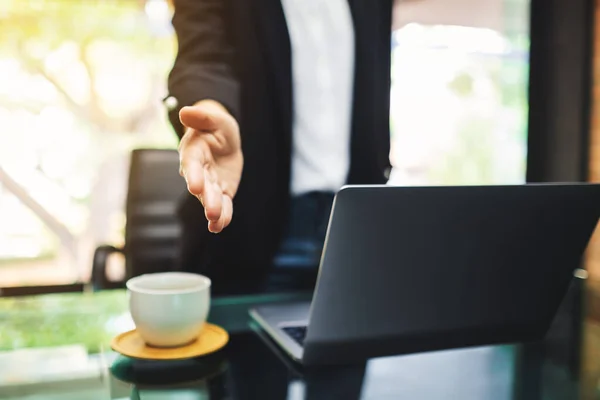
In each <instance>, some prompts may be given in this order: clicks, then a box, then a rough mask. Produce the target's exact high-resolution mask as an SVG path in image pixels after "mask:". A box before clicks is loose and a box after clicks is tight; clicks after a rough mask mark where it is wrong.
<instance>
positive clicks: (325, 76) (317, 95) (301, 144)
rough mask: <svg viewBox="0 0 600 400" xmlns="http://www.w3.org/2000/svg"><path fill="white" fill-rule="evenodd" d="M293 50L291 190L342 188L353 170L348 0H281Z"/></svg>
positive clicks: (351, 29)
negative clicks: (351, 166)
mask: <svg viewBox="0 0 600 400" xmlns="http://www.w3.org/2000/svg"><path fill="white" fill-rule="evenodd" d="M281 3H282V6H283V10H284V14H285V18H286V22H287V27H288V31H289V34H290V42H291V49H292V82H293V88H292V92H293V104H294V114H293V128H292V134H293V138H292V170H291V182H290V191H291V194H292V195H300V194H302V193H306V192H310V191H333V192H335V191H337V190H339V189H340V187H342V186H343V185H344V184H345V183H346V178H347V175H348V170H349V168H350V131H351V119H352V97H353V96H352V94H353V90H354V25H353V22H352V15H351V13H350V7H349V5H348V2H347V0H281Z"/></svg>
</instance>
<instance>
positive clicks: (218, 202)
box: [202, 170, 223, 222]
mask: <svg viewBox="0 0 600 400" xmlns="http://www.w3.org/2000/svg"><path fill="white" fill-rule="evenodd" d="M207 172H208V171H206V170H205V176H206V173H207ZM222 197H223V192H222V191H221V188H220V187H219V186H218V185H217V184H216V183H214V182H211V181H210V180H208V179H206V180H205V185H204V191H203V193H202V203H203V204H204V214H205V215H206V219H207V220H208V221H212V222H217V221H219V219H220V218H221V211H222V207H223V202H222Z"/></svg>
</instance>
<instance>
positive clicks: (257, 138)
mask: <svg viewBox="0 0 600 400" xmlns="http://www.w3.org/2000/svg"><path fill="white" fill-rule="evenodd" d="M348 1H349V3H350V6H351V10H352V16H353V20H354V29H355V41H356V48H355V59H356V61H355V83H354V102H353V118H352V135H351V137H352V143H351V166H350V173H349V176H348V183H350V184H373V183H384V182H385V181H386V174H387V173H388V172H389V143H390V136H389V97H390V57H391V24H392V0H348ZM174 4H175V14H174V17H173V26H174V28H175V31H176V33H177V38H178V41H179V42H178V43H179V44H178V46H179V48H178V54H177V58H176V60H175V64H174V66H173V69H172V71H171V73H170V75H169V82H168V84H169V85H168V86H169V94H170V95H171V96H173V97H175V98H177V99H178V102H179V107H182V106H185V105H191V104H193V103H195V102H197V101H199V100H201V99H206V98H209V99H214V100H218V101H219V102H221V103H222V104H224V105H225V106H226V107H227V108H228V109H229V110H230V112H231V113H232V114H233V115H234V116H235V117H236V118H237V120H238V122H239V124H240V132H241V136H242V148H243V153H244V171H243V174H242V180H241V183H240V187H239V191H238V193H237V195H236V197H235V199H234V215H233V220H232V223H231V225H230V226H229V227H228V228H226V229H225V231H224V232H222V233H221V234H219V235H212V234H209V233H208V230H207V226H206V223H205V220H204V216H203V210H202V206H201V205H200V203H199V202H198V200H196V199H195V198H193V197H192V196H187V197H186V199H185V201H184V202H183V204H182V207H181V210H180V215H181V218H182V221H183V223H184V224H183V225H184V240H183V243H182V252H181V268H183V269H184V270H190V271H196V272H199V273H204V274H207V275H208V276H210V277H211V278H213V282H214V284H216V283H217V282H216V281H217V280H223V281H225V280H227V281H228V282H229V283H231V281H232V280H239V281H246V282H245V283H244V285H247V283H248V282H247V281H248V280H254V279H260V277H261V276H263V275H264V273H265V272H266V271H267V270H268V268H269V267H270V262H271V259H272V257H273V255H274V253H275V251H276V250H277V248H278V246H279V242H280V239H281V237H282V230H283V228H284V226H285V222H286V217H287V208H288V203H289V201H288V200H289V177H290V162H291V143H292V141H291V135H292V117H293V112H292V110H293V104H292V89H293V88H292V73H291V50H290V41H289V35H288V32H287V27H286V22H285V17H284V14H283V9H282V6H281V3H280V0H175V1H174ZM178 112H179V108H176V109H175V110H173V111H171V112H170V113H169V117H170V120H171V122H172V124H173V126H174V128H175V130H176V131H177V132H178V134H179V135H181V133H182V127H181V125H180V122H179V118H178ZM234 277H235V278H234ZM213 288H214V286H213Z"/></svg>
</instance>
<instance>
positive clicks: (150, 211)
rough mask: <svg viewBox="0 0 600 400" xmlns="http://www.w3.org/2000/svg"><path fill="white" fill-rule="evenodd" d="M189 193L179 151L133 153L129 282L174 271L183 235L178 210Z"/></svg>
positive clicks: (129, 197)
mask: <svg viewBox="0 0 600 400" xmlns="http://www.w3.org/2000/svg"><path fill="white" fill-rule="evenodd" d="M186 192H187V189H186V185H185V181H184V179H183V178H182V177H181V176H179V155H178V153H177V151H175V150H162V149H137V150H134V151H133V152H132V155H131V165H130V170H129V186H128V191H127V204H126V218H127V221H126V225H125V258H126V278H131V277H133V276H138V275H141V274H144V273H152V272H162V271H168V270H171V269H172V268H173V266H174V262H175V260H176V257H177V253H178V241H179V236H180V232H181V229H180V224H179V220H178V218H177V207H178V205H179V202H180V201H181V199H182V198H183V196H184V195H185V194H186Z"/></svg>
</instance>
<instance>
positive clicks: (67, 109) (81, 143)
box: [0, 0, 176, 244]
mask: <svg viewBox="0 0 600 400" xmlns="http://www.w3.org/2000/svg"><path fill="white" fill-rule="evenodd" d="M171 8H172V6H171V5H170V3H169V2H167V1H166V0H111V1H105V0H2V1H0V74H1V75H2V76H0V80H1V79H4V81H5V82H8V83H11V84H10V85H2V84H0V119H2V127H3V129H2V130H0V160H2V163H3V165H4V166H5V170H4V172H5V173H8V174H10V173H14V171H15V168H14V165H18V168H17V169H16V170H18V171H19V172H22V174H21V175H22V176H20V177H16V176H13V178H14V179H13V181H17V182H18V183H19V184H20V185H22V187H23V188H24V189H26V190H27V191H28V193H27V194H28V195H29V198H28V199H26V198H24V197H23V192H19V193H13V194H14V195H15V196H17V198H19V200H20V201H21V203H22V204H24V205H26V206H27V207H28V208H30V209H32V208H31V207H30V205H31V204H34V202H35V201H37V203H39V204H38V205H39V206H40V207H44V206H45V207H46V208H52V204H58V203H60V202H61V201H62V202H63V203H64V200H61V199H62V198H64V197H65V196H67V197H68V199H69V200H68V201H70V202H71V203H72V207H71V208H70V210H69V207H66V208H65V207H64V206H63V207H62V209H66V210H67V211H64V212H63V213H62V215H61V214H60V212H57V211H55V210H52V209H48V210H47V211H48V212H47V213H45V215H46V217H47V216H53V217H54V218H55V221H54V223H51V225H54V226H59V225H66V226H67V227H69V228H70V229H71V231H72V232H73V233H74V234H75V233H82V232H81V229H83V230H84V231H86V230H87V231H89V230H93V229H104V230H106V228H107V224H108V223H109V222H108V220H110V215H109V214H110V212H109V211H113V210H108V209H105V210H102V209H100V210H98V209H97V210H95V211H93V212H92V213H94V212H95V213H97V214H99V215H101V216H102V218H103V221H100V222H102V223H104V225H105V226H104V228H99V227H97V228H95V227H94V226H90V222H91V220H90V219H89V214H91V213H90V210H89V209H88V207H89V204H90V201H92V200H95V203H96V204H98V205H100V207H102V206H103V205H104V207H113V208H114V203H115V202H114V201H112V200H111V199H110V197H111V196H112V198H117V199H118V198H119V195H118V193H119V191H122V189H121V188H119V187H118V186H119V185H120V183H121V182H122V179H121V180H120V178H118V177H116V176H113V177H107V178H104V179H101V177H98V174H99V173H102V171H106V172H105V174H106V173H111V174H113V173H115V171H114V168H113V169H111V168H102V166H103V165H106V164H115V161H114V158H115V156H116V155H118V154H126V153H128V151H129V150H131V149H132V148H134V147H139V146H144V147H173V146H175V144H176V137H175V135H174V134H172V133H171V132H170V127H169V126H168V122H167V120H166V113H165V111H164V109H163V106H162V103H161V98H162V97H163V96H164V94H165V92H166V75H167V73H168V70H169V68H170V66H171V63H172V60H173V57H174V54H175V48H176V46H175V38H174V35H173V34H172V30H171V26H170V17H171ZM3 67H4V68H3ZM2 86H4V88H3V87H2ZM3 110H4V111H8V114H7V113H6V112H5V113H4V114H3V113H2V112H3ZM3 116H4V117H6V119H4V118H3ZM15 121H17V123H16V124H15ZM27 163H28V164H27ZM11 166H13V168H11ZM99 171H100V172H99ZM28 172H35V174H37V175H41V176H43V177H44V179H45V180H47V181H49V182H50V183H49V185H50V186H48V187H49V188H52V191H49V189H46V190H43V189H41V187H40V186H39V182H38V181H37V180H36V179H37V178H36V179H34V178H32V177H33V175H31V174H30V175H29V178H30V179H26V177H25V176H26V175H27V173H28ZM121 172H123V171H121ZM99 178H100V181H102V182H103V184H104V186H102V185H97V184H94V182H97V181H98V180H99ZM111 180H112V181H113V182H112V183H111ZM13 183H14V182H13ZM106 183H108V184H109V185H112V186H109V187H107V186H105V184H106ZM2 184H3V183H2V182H0V185H2ZM115 185H116V186H115ZM4 186H5V187H7V186H8V185H7V184H6V182H5V184H4ZM11 187H14V185H13V186H11ZM36 189H37V191H36ZM93 190H95V193H92V192H93ZM94 196H97V197H99V198H102V200H101V201H98V200H97V199H94ZM32 200H33V201H34V202H32ZM117 203H118V201H117ZM32 210H33V209H32ZM33 211H34V212H35V211H36V210H33ZM37 211H38V212H36V215H38V217H39V215H40V214H39V211H40V209H39V207H38V208H37ZM69 213H70V214H69ZM66 214H69V215H66ZM82 221H83V222H82ZM95 222H96V223H97V222H98V221H95ZM44 223H45V224H46V225H47V224H48V221H47V219H44ZM82 224H83V225H84V226H83V227H82ZM90 234H91V233H90V232H88V235H87V236H88V238H89V236H90ZM91 235H92V236H93V234H91ZM83 236H85V235H83ZM95 236H98V234H96V235H95ZM100 236H102V235H100ZM104 236H105V235H104ZM63 239H64V238H63ZM63 239H61V240H62V241H63V244H64V242H65V240H66V239H65V240H63ZM69 240H74V238H73V237H72V238H70V239H69Z"/></svg>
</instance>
